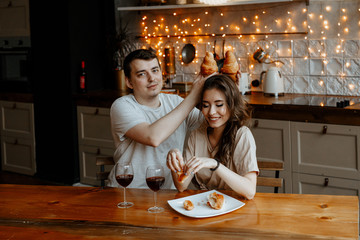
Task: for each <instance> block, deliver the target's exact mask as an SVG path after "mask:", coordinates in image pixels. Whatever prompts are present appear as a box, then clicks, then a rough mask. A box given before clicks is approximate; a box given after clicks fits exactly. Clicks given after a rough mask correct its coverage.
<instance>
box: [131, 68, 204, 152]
mask: <svg viewBox="0 0 360 240" xmlns="http://www.w3.org/2000/svg"><path fill="white" fill-rule="evenodd" d="M204 82H205V78H204V77H202V76H201V75H199V77H198V78H197V79H196V80H195V81H194V83H193V86H192V89H191V92H190V94H189V95H188V96H187V97H186V98H185V99H184V100H183V101H182V102H181V103H180V104H179V105H178V106H177V107H176V108H174V109H173V110H172V111H171V112H169V113H168V114H167V115H165V116H164V117H162V118H160V119H159V120H157V121H155V122H154V123H152V124H149V123H140V124H138V125H136V126H134V127H133V128H131V129H129V130H128V131H127V132H126V133H125V136H126V137H128V138H131V139H133V140H135V141H137V142H139V143H142V144H145V145H149V146H153V147H157V146H159V145H160V144H161V143H162V142H163V141H165V140H166V139H167V138H168V137H169V136H170V135H171V134H172V133H173V132H174V131H175V130H176V129H177V128H178V127H179V126H180V124H181V123H182V122H183V121H184V120H185V118H186V117H187V116H188V115H189V113H190V112H191V111H192V110H193V108H194V107H195V106H196V104H197V103H198V102H199V100H200V93H201V90H202V87H203V85H204Z"/></svg>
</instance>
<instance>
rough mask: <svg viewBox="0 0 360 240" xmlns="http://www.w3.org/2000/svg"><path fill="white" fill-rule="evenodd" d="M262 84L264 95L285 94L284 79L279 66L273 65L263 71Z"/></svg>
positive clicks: (261, 75)
mask: <svg viewBox="0 0 360 240" xmlns="http://www.w3.org/2000/svg"><path fill="white" fill-rule="evenodd" d="M264 74H265V78H264V77H263V76H264ZM260 84H262V86H263V91H264V95H268V96H275V97H278V96H282V95H284V92H285V91H284V79H283V77H282V74H281V72H280V68H278V67H271V68H269V70H267V71H263V72H261V74H260Z"/></svg>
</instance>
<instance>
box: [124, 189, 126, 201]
mask: <svg viewBox="0 0 360 240" xmlns="http://www.w3.org/2000/svg"><path fill="white" fill-rule="evenodd" d="M124 203H126V188H124Z"/></svg>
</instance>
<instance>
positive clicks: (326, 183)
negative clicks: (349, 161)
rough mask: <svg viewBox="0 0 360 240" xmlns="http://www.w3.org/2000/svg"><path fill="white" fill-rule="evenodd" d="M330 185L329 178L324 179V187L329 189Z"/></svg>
mask: <svg viewBox="0 0 360 240" xmlns="http://www.w3.org/2000/svg"><path fill="white" fill-rule="evenodd" d="M328 185H329V178H325V179H324V187H327V186H328Z"/></svg>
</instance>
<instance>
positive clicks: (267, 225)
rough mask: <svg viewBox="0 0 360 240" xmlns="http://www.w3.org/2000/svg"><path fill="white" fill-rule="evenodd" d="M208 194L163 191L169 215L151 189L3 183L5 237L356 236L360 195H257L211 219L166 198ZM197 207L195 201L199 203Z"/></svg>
mask: <svg viewBox="0 0 360 240" xmlns="http://www.w3.org/2000/svg"><path fill="white" fill-rule="evenodd" d="M200 192H202V191H186V192H183V193H178V192H177V191H175V190H160V191H159V192H158V205H159V206H161V207H163V208H165V211H164V212H162V213H157V214H154V213H149V212H148V211H147V209H148V208H149V207H151V206H153V203H154V202H153V192H152V191H151V190H150V189H128V190H127V194H126V196H127V200H128V201H132V202H133V203H134V206H133V207H132V208H129V209H119V208H117V206H116V204H117V203H118V202H120V201H122V200H123V191H122V189H117V188H105V189H100V188H96V187H69V186H31V185H7V184H2V185H0V196H1V198H0V239H51V240H56V239H61V240H64V239H77V240H78V239H124V238H128V239H145V238H146V239H193V238H194V237H195V236H196V238H199V239H204V238H209V239H219V238H221V239H235V238H236V239H330V238H331V239H357V238H358V234H359V229H358V227H359V200H358V197H357V196H330V195H306V194H274V193H257V194H256V196H255V198H254V199H253V200H250V201H248V200H244V199H242V198H240V197H238V196H237V195H236V194H235V193H234V192H233V191H221V192H223V193H225V194H227V195H229V196H232V197H234V198H237V199H239V200H240V201H243V202H244V203H245V206H243V207H242V208H240V209H238V210H235V211H233V212H231V213H228V214H224V215H221V216H217V217H210V218H201V219H200V218H191V217H186V216H183V215H181V214H179V213H178V212H176V211H174V210H173V209H172V208H171V207H170V206H169V205H168V203H167V200H172V199H176V198H181V197H186V196H190V195H193V194H197V193H200ZM195 207H196V204H195Z"/></svg>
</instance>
